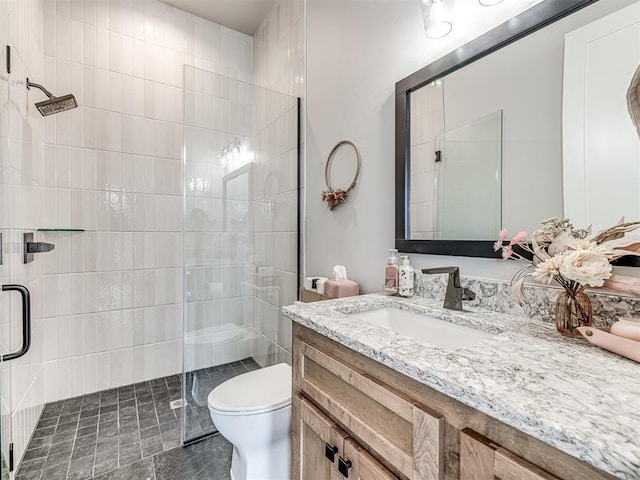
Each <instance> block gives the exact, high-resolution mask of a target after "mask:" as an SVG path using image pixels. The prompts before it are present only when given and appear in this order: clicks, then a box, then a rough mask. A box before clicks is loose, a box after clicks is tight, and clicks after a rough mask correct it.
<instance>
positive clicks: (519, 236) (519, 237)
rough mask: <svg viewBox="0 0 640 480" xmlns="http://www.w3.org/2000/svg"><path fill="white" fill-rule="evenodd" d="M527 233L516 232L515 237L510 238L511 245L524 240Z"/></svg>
mask: <svg viewBox="0 0 640 480" xmlns="http://www.w3.org/2000/svg"><path fill="white" fill-rule="evenodd" d="M528 236H529V234H528V233H527V232H518V233H517V234H516V236H515V237H513V238H512V239H511V243H510V244H511V245H515V244H516V243H520V242H522V241H523V240H526V239H527V237H528Z"/></svg>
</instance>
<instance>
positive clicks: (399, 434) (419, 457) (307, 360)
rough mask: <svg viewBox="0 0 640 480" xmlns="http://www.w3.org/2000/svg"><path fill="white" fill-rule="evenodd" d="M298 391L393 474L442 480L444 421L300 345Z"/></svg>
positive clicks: (297, 348) (296, 353)
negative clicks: (330, 417) (333, 419)
mask: <svg viewBox="0 0 640 480" xmlns="http://www.w3.org/2000/svg"><path fill="white" fill-rule="evenodd" d="M294 358H295V359H296V360H295V361H296V362H297V365H296V366H295V370H296V371H297V374H296V376H295V378H294V381H295V382H296V384H297V387H298V388H300V389H301V390H302V391H303V392H305V394H306V395H307V396H308V397H309V398H311V399H313V401H314V402H315V403H316V404H318V405H319V406H320V407H321V408H322V409H323V410H325V411H326V412H327V413H329V415H331V416H332V417H333V418H335V419H336V420H337V421H338V422H339V423H340V424H341V425H342V426H343V427H344V428H345V429H346V430H347V431H348V432H349V433H350V434H352V436H354V437H355V438H356V439H357V440H358V442H359V443H361V444H362V445H364V446H365V448H366V449H367V450H368V451H370V452H371V453H372V454H373V455H374V456H375V457H376V458H378V459H379V460H381V461H382V462H384V463H385V464H386V465H388V466H389V467H390V468H391V469H393V470H396V471H397V472H399V473H400V474H401V475H402V476H404V477H406V478H409V479H412V480H414V479H415V480H426V479H428V480H436V479H441V478H443V477H444V420H443V418H442V417H441V416H440V415H439V414H437V413H435V412H433V411H431V410H429V409H427V408H425V407H423V406H421V405H419V404H416V403H415V402H412V401H411V400H409V399H407V398H406V397H405V396H403V395H402V394H401V393H399V392H397V391H394V390H393V389H392V388H390V387H389V386H387V385H384V384H383V383H382V382H380V381H379V380H377V379H375V378H373V377H372V376H370V375H367V374H365V373H363V372H361V371H359V370H357V369H355V368H353V367H351V366H349V365H346V364H344V363H342V362H341V361H339V360H336V359H335V358H333V357H330V356H329V355H327V354H325V353H324V352H322V351H321V350H319V349H317V348H315V347H313V346H311V345H309V344H307V343H304V342H296V344H295V351H294Z"/></svg>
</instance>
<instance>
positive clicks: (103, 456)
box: [15, 358, 260, 480]
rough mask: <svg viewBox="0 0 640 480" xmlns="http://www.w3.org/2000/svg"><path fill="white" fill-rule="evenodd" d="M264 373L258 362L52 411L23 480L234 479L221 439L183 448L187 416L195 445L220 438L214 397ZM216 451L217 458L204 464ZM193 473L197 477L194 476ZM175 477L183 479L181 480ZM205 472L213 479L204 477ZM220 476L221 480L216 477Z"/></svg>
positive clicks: (66, 403)
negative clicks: (240, 378) (211, 403)
mask: <svg viewBox="0 0 640 480" xmlns="http://www.w3.org/2000/svg"><path fill="white" fill-rule="evenodd" d="M258 368H260V367H259V365H258V364H257V363H256V362H255V361H254V360H253V359H251V358H248V359H245V360H241V361H237V362H233V363H229V364H225V365H219V366H216V367H210V368H205V369H202V370H197V371H194V372H188V373H187V395H186V405H183V406H182V407H178V408H175V409H172V408H171V406H170V403H171V402H172V401H175V400H180V399H181V397H182V395H181V390H182V378H181V377H182V375H172V376H169V377H164V378H158V379H154V380H150V381H148V382H142V383H136V384H134V385H127V386H124V387H119V388H114V389H111V390H104V391H101V392H96V393H92V394H89V395H84V396H82V397H75V398H70V399H67V400H61V401H58V402H54V403H49V404H47V405H45V407H44V409H43V411H42V414H41V416H40V420H39V422H38V424H37V426H36V430H35V432H34V433H33V436H32V438H31V442H30V443H29V446H28V447H27V451H26V453H25V455H24V457H23V460H22V462H21V464H20V468H19V470H18V472H17V475H16V477H15V478H16V480H45V479H46V480H57V479H60V480H83V479H88V478H100V479H102V480H110V479H114V480H116V479H138V478H140V479H149V480H163V479H167V480H168V479H178V478H179V479H185V480H187V479H191V478H195V476H196V474H197V476H198V478H211V479H215V480H218V479H221V480H222V479H226V478H228V473H229V468H230V462H231V449H232V447H231V445H230V444H229V443H228V442H227V441H226V440H225V439H224V437H222V436H220V435H217V436H214V437H210V438H207V439H205V440H203V441H201V442H198V443H195V444H193V445H190V446H188V447H185V448H178V447H180V431H181V430H180V428H181V421H182V414H183V410H184V414H185V416H186V426H185V429H186V430H185V438H186V439H187V441H189V440H191V439H197V438H199V437H203V436H205V435H208V434H212V433H215V432H216V428H215V426H214V425H213V423H212V421H211V417H210V416H209V409H208V407H207V396H208V395H209V392H210V391H211V390H212V389H213V388H215V387H216V386H217V385H219V384H220V383H222V382H224V381H225V380H228V379H230V378H233V377H235V376H237V375H240V374H242V373H246V372H248V371H251V370H255V369H258ZM208 450H211V452H210V453H211V455H213V456H211V458H209V457H207V458H206V459H202V458H200V455H201V454H202V455H204V453H203V452H205V451H208ZM191 471H193V472H194V475H193V476H189V475H190V474H189V472H191ZM175 472H183V474H182V473H181V474H180V475H178V476H176V475H177V473H175ZM203 472H209V474H208V475H204V476H202V475H203ZM214 472H215V476H213V474H214Z"/></svg>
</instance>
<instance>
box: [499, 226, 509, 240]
mask: <svg viewBox="0 0 640 480" xmlns="http://www.w3.org/2000/svg"><path fill="white" fill-rule="evenodd" d="M508 236H509V232H507V229H506V228H503V229H502V230H500V240H504V239H505V238H507V237H508Z"/></svg>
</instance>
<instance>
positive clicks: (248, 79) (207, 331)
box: [0, 0, 304, 480]
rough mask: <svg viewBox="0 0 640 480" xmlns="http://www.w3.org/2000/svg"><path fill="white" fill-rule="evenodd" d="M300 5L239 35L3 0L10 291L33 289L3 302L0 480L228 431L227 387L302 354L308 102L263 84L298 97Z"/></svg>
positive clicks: (2, 223)
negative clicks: (224, 425)
mask: <svg viewBox="0 0 640 480" xmlns="http://www.w3.org/2000/svg"><path fill="white" fill-rule="evenodd" d="M302 5H303V2H280V3H278V4H277V5H274V8H272V9H271V10H270V11H269V12H268V13H267V14H266V16H265V19H264V21H263V23H262V24H261V27H260V28H259V29H258V30H257V31H256V33H255V34H254V35H247V34H243V33H241V32H238V31H235V30H232V29H231V28H228V27H225V26H223V25H220V24H216V23H214V22H211V21H208V20H205V19H203V18H200V17H198V16H196V15H194V14H191V13H187V12H184V11H182V10H178V9H176V8H174V7H171V6H169V5H166V4H164V3H161V2H158V1H156V0H135V1H131V0H128V1H120V0H114V1H98V2H96V1H94V0H78V1H72V2H69V1H67V0H21V1H17V2H16V1H9V0H0V286H4V285H9V286H11V287H13V286H24V287H26V290H21V289H17V288H10V289H0V470H1V472H0V473H1V475H0V480H4V479H5V478H8V479H13V478H18V479H20V478H25V477H26V478H40V477H41V478H91V477H95V476H98V475H101V474H104V473H107V472H111V471H116V470H119V469H121V468H125V469H126V468H129V467H130V466H131V465H134V464H138V463H140V464H145V463H148V462H150V461H152V460H153V459H155V458H157V457H156V456H159V455H165V454H166V455H167V456H168V457H169V456H171V455H173V454H176V453H177V452H172V450H173V449H176V448H177V447H179V446H180V445H181V444H183V443H184V444H188V443H190V442H194V441H195V440H197V439H198V438H201V437H203V436H206V435H209V434H211V433H213V432H215V431H216V430H215V426H214V425H213V424H212V422H211V420H210V416H209V412H208V408H207V396H208V394H209V392H210V391H211V389H213V388H214V387H215V386H216V385H218V384H219V383H221V382H222V381H224V380H226V379H228V378H230V377H232V376H234V375H238V374H241V373H243V372H246V371H249V370H252V369H256V368H262V367H265V366H269V365H271V364H275V363H280V362H290V349H291V325H290V322H289V321H288V320H286V319H285V318H284V317H283V316H282V315H281V306H282V305H285V304H290V303H292V302H294V301H295V300H296V299H297V286H298V281H299V275H298V272H299V260H298V258H299V254H298V251H299V231H300V228H299V195H300V189H299V185H300V183H299V161H300V158H299V134H298V131H299V101H298V98H297V96H294V97H292V96H287V95H283V94H280V93H276V92H274V91H271V90H269V89H265V88H261V87H258V86H256V85H255V84H260V85H265V86H273V87H274V88H275V89H280V88H282V89H284V90H285V91H287V92H289V93H293V92H296V93H299V92H301V91H302V88H303V87H302V86H303V83H302V82H301V81H300V82H298V80H299V79H301V78H303V75H302V72H303V65H304V63H303V62H302V56H303V54H304V49H303V48H302V38H303V37H302V33H301V32H302V27H303V24H304V22H303V21H302V12H303V10H302ZM276 34H277V36H278V38H276V39H275V40H277V41H273V40H274V38H273V35H276ZM185 65H192V66H185ZM208 70H212V71H215V72H216V73H212V72H211V71H208ZM287 79H290V81H289V80H287ZM294 79H295V80H296V81H294ZM54 247H55V248H54ZM27 250H29V251H31V252H33V253H29V255H28V256H30V255H32V256H33V261H29V260H27V259H26V258H25V252H26V251H27ZM27 290H28V292H29V293H30V299H31V309H30V320H31V322H30V329H29V332H30V339H31V348H30V350H29V352H28V353H27V354H26V355H23V356H21V357H19V358H12V357H11V356H7V355H11V354H13V353H15V352H19V351H20V350H21V349H22V345H23V338H24V335H23V318H25V315H23V311H24V310H25V309H24V308H23V305H26V302H24V301H23V299H26V298H27V295H23V294H24V293H25V292H26V291H27ZM218 441H219V443H218V445H222V444H224V441H223V439H221V438H212V439H209V440H208V441H207V442H202V443H200V444H199V445H198V446H197V447H194V449H200V450H198V451H201V450H202V449H203V448H204V447H205V446H206V445H211V444H212V443H214V442H218ZM194 449H191V450H189V452H192V451H194ZM163 458H167V457H163ZM141 478H144V477H141Z"/></svg>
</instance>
